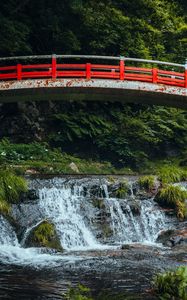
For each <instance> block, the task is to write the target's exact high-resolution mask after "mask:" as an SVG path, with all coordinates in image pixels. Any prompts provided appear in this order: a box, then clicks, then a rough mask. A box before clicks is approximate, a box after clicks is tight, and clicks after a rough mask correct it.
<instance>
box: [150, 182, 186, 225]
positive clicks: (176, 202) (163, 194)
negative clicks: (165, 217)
mask: <svg viewBox="0 0 187 300" xmlns="http://www.w3.org/2000/svg"><path fill="white" fill-rule="evenodd" d="M186 199H187V191H185V190H184V189H182V188H181V187H180V186H174V185H166V186H164V187H162V188H161V189H160V190H159V191H158V193H157V195H156V196H155V201H156V202H158V204H159V205H161V206H163V207H170V208H174V209H175V210H176V215H177V217H178V218H179V219H181V220H182V219H184V218H185V217H186V213H187V211H186V205H185V200H186Z"/></svg>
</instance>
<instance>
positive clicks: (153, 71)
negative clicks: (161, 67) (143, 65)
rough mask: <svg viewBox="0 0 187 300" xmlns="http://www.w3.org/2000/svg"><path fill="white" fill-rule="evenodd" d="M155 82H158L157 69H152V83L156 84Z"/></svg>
mask: <svg viewBox="0 0 187 300" xmlns="http://www.w3.org/2000/svg"><path fill="white" fill-rule="evenodd" d="M157 81H158V69H157V68H153V69H152V82H153V83H157Z"/></svg>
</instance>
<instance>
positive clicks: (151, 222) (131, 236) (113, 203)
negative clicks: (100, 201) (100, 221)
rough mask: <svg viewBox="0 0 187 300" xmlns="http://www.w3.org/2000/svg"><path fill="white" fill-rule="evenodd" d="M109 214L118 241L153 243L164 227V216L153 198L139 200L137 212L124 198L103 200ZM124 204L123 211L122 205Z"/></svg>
mask: <svg viewBox="0 0 187 300" xmlns="http://www.w3.org/2000/svg"><path fill="white" fill-rule="evenodd" d="M105 203H106V206H107V207H108V208H109V211H110V216H111V221H110V224H111V229H112V231H113V235H114V237H115V241H116V242H118V243H132V242H141V243H146V242H149V243H153V242H155V240H156V238H157V236H158V234H159V232H160V231H161V230H163V229H166V226H167V225H166V217H165V215H164V213H163V212H161V210H159V208H158V207H157V206H156V205H155V203H154V202H153V200H144V201H142V202H141V206H140V212H139V214H134V213H133V212H132V209H131V207H130V205H129V204H128V203H127V201H125V200H116V199H113V198H108V199H106V200H105ZM121 204H123V206H124V204H125V212H124V211H123V209H122V205H121Z"/></svg>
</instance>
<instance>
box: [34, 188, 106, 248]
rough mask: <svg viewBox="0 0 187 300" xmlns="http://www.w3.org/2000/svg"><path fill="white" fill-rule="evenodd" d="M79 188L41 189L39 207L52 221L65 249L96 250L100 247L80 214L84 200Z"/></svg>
mask: <svg viewBox="0 0 187 300" xmlns="http://www.w3.org/2000/svg"><path fill="white" fill-rule="evenodd" d="M81 191H82V189H81V187H80V186H77V185H76V186H74V187H73V189H72V188H71V187H62V188H50V189H48V188H43V189H41V190H40V193H39V195H40V202H39V206H40V208H41V209H42V211H43V213H44V215H45V217H46V218H49V219H50V220H52V222H53V223H54V224H55V226H56V229H57V232H58V234H59V236H60V240H61V244H62V246H63V247H64V248H65V249H71V250H72V249H74V250H78V249H97V248H100V247H101V246H102V245H100V244H99V243H98V242H97V240H96V238H95V237H94V235H93V233H92V232H91V230H90V228H89V227H88V225H87V224H86V223H85V221H84V218H83V216H82V214H81V209H82V206H83V205H84V201H86V200H84V198H83V196H81Z"/></svg>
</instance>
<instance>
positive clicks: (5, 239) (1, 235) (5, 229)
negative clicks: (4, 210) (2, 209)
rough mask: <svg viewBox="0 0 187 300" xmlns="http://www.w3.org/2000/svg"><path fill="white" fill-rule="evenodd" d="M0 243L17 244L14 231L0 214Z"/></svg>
mask: <svg viewBox="0 0 187 300" xmlns="http://www.w3.org/2000/svg"><path fill="white" fill-rule="evenodd" d="M0 245H6V246H19V243H18V239H17V236H16V233H15V232H14V230H13V228H12V226H11V225H10V224H9V222H8V221H7V220H6V219H5V218H4V217H3V216H1V215H0Z"/></svg>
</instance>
